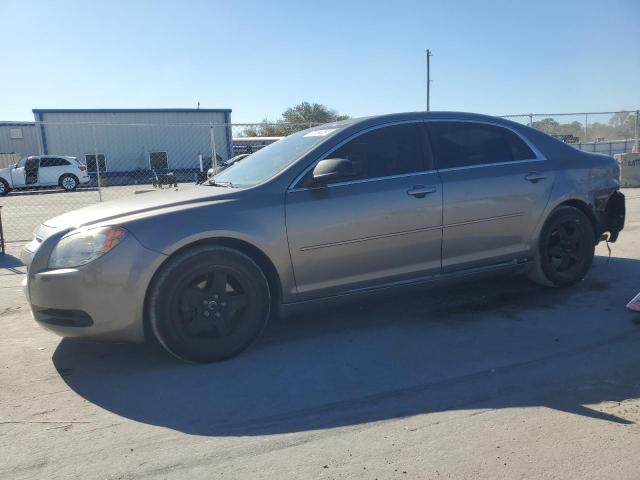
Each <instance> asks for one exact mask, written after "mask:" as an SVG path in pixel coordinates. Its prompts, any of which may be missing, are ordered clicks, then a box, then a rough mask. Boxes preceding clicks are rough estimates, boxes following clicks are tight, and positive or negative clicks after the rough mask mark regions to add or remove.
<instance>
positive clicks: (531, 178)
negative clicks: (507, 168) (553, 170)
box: [524, 172, 547, 183]
mask: <svg viewBox="0 0 640 480" xmlns="http://www.w3.org/2000/svg"><path fill="white" fill-rule="evenodd" d="M545 178H547V176H546V175H542V174H540V173H538V172H531V173H529V174H527V175H525V176H524V179H525V180H526V181H527V182H531V183H538V182H539V181H540V180H544V179H545Z"/></svg>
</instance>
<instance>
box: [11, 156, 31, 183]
mask: <svg viewBox="0 0 640 480" xmlns="http://www.w3.org/2000/svg"><path fill="white" fill-rule="evenodd" d="M26 163H27V159H26V158H22V159H20V161H19V162H18V163H16V166H15V168H12V169H11V183H12V184H13V185H12V186H13V187H14V188H18V187H24V185H25V171H24V170H25V165H26Z"/></svg>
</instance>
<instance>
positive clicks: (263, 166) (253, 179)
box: [209, 124, 346, 187]
mask: <svg viewBox="0 0 640 480" xmlns="http://www.w3.org/2000/svg"><path fill="white" fill-rule="evenodd" d="M345 126H346V125H345V124H339V125H336V124H332V125H322V126H320V127H317V128H311V129H308V130H303V131H301V132H297V133H294V134H292V135H289V136H288V137H285V138H283V139H281V140H278V141H276V142H274V143H272V144H271V145H267V146H266V147H264V148H262V149H260V150H258V151H257V152H255V153H252V154H251V155H249V156H248V157H246V158H243V159H242V161H241V162H235V163H234V164H233V165H231V166H230V167H229V168H228V169H226V170H223V171H222V172H220V173H219V174H218V175H216V176H215V177H213V178H212V179H211V180H210V182H209V183H210V184H211V185H213V184H227V185H232V186H234V187H236V186H240V187H241V186H249V185H256V184H258V183H262V182H264V181H265V180H268V179H270V178H271V177H273V176H274V175H275V174H277V173H279V172H281V171H282V170H284V169H285V168H287V167H288V166H289V165H291V164H292V163H293V162H295V161H296V160H297V159H298V158H300V157H301V156H302V155H303V154H305V153H306V152H308V151H309V150H311V149H312V148H314V147H315V146H317V145H319V144H320V143H321V142H323V141H324V140H326V139H327V138H328V137H330V136H331V135H334V134H335V133H336V132H337V131H339V130H341V129H342V128H344V127H345Z"/></svg>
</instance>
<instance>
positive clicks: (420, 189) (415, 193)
mask: <svg viewBox="0 0 640 480" xmlns="http://www.w3.org/2000/svg"><path fill="white" fill-rule="evenodd" d="M436 190H437V189H436V187H434V186H430V187H425V186H424V185H414V187H413V188H411V189H409V190H407V195H411V196H412V197H416V198H424V197H425V196H426V195H427V194H429V193H435V192H436Z"/></svg>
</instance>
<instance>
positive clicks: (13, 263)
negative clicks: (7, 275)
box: [0, 252, 24, 273]
mask: <svg viewBox="0 0 640 480" xmlns="http://www.w3.org/2000/svg"><path fill="white" fill-rule="evenodd" d="M23 266H24V264H23V263H22V260H20V259H19V258H18V257H14V256H13V255H11V254H9V253H4V254H3V253H1V252H0V271H1V270H10V271H12V272H14V273H16V272H17V269H18V268H20V267H23ZM0 273H1V272H0ZM17 273H20V272H17Z"/></svg>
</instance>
